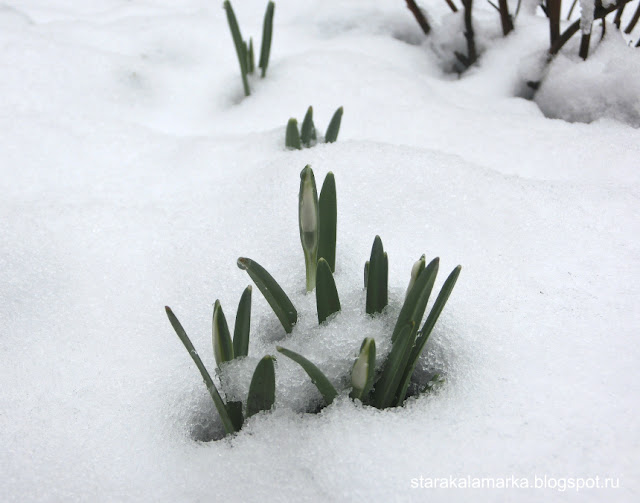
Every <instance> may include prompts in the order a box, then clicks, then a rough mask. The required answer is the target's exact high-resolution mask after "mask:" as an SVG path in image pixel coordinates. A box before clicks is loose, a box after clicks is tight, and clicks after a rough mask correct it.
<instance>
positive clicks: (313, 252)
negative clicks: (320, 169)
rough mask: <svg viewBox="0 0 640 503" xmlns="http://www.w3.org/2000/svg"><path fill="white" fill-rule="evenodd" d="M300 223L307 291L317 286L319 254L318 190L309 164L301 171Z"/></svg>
mask: <svg viewBox="0 0 640 503" xmlns="http://www.w3.org/2000/svg"><path fill="white" fill-rule="evenodd" d="M298 201H299V206H298V223H299V226H300V241H301V243H302V250H303V251H304V260H305V266H306V270H307V292H310V291H311V290H313V289H314V288H315V286H316V260H317V255H318V192H317V190H316V180H315V177H314V176H313V170H312V169H311V167H310V166H309V165H307V166H305V167H304V169H303V170H302V172H301V173H300V194H299V197H298Z"/></svg>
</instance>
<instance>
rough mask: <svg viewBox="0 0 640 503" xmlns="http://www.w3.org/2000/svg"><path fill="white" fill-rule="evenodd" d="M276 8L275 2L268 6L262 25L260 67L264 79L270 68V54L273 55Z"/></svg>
mask: <svg viewBox="0 0 640 503" xmlns="http://www.w3.org/2000/svg"><path fill="white" fill-rule="evenodd" d="M275 8H276V6H275V4H274V3H273V2H269V3H268V4H267V10H266V11H265V13H264V22H263V25H262V45H261V47H260V62H259V63H258V66H259V67H260V68H261V69H262V77H263V78H264V76H265V75H266V74H267V66H269V54H270V53H271V39H272V38H273V13H274V10H275Z"/></svg>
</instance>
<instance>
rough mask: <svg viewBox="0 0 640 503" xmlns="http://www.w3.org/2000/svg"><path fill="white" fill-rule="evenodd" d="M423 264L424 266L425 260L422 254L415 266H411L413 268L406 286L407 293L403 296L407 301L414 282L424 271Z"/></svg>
mask: <svg viewBox="0 0 640 503" xmlns="http://www.w3.org/2000/svg"><path fill="white" fill-rule="evenodd" d="M425 264H426V260H425V256H424V254H423V255H422V256H421V257H420V258H419V259H418V260H417V261H416V263H415V264H413V267H412V268H411V277H410V278H409V286H407V291H406V293H405V294H404V298H405V300H406V299H407V296H408V295H409V292H410V291H411V289H412V288H413V285H415V284H416V280H417V279H418V276H420V273H421V272H422V271H424V268H425Z"/></svg>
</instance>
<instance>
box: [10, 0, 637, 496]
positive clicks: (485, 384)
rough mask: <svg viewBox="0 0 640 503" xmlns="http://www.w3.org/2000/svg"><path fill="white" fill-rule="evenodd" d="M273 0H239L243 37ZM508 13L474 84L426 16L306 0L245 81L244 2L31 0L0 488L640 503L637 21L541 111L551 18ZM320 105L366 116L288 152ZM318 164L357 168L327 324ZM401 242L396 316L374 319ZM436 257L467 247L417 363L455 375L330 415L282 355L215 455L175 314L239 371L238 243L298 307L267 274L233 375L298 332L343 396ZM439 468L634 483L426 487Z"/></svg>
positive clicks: (13, 188)
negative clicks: (267, 400) (320, 306)
mask: <svg viewBox="0 0 640 503" xmlns="http://www.w3.org/2000/svg"><path fill="white" fill-rule="evenodd" d="M442 4H443V6H441V7H438V8H434V10H433V13H432V12H429V13H430V16H431V17H432V18H433V19H435V20H438V19H440V17H439V16H440V15H441V16H446V15H447V13H446V8H447V7H446V5H445V4H444V2H442ZM265 5H266V2H263V1H262V0H260V1H258V0H250V1H249V0H247V1H245V2H235V3H234V8H235V10H236V14H237V16H238V20H239V23H240V26H241V29H242V32H243V34H244V35H245V37H248V36H249V35H250V34H251V35H252V36H254V38H255V37H259V33H260V32H261V27H262V15H263V13H264V8H265ZM438 9H441V10H438ZM487 9H491V8H490V7H487ZM427 10H429V6H427ZM487 12H490V11H487ZM485 18H486V19H487V20H489V19H491V23H492V25H491V26H489V25H486V26H485V25H483V23H482V22H479V23H478V24H479V26H478V28H477V30H478V33H481V34H484V35H483V37H484V38H483V40H482V41H481V42H482V43H481V44H479V47H482V48H484V51H485V52H484V53H483V54H482V55H481V60H480V63H479V65H478V66H477V67H475V68H472V69H471V70H470V71H469V72H468V73H466V74H465V75H464V76H463V77H462V78H460V79H457V77H456V76H454V75H451V74H448V73H446V72H445V70H444V68H445V66H446V65H443V63H442V61H441V60H440V59H439V57H438V56H437V54H440V52H439V51H436V50H434V47H433V46H432V43H431V42H430V41H429V40H428V39H427V40H425V39H424V38H423V37H422V35H421V32H420V28H419V27H418V26H417V24H416V23H415V22H414V21H413V20H412V18H411V15H410V13H408V12H407V10H406V8H405V5H404V3H403V2H400V1H398V2H383V1H382V0H376V1H366V2H365V1H361V0H348V1H345V0H340V1H339V0H329V1H326V0H325V1H324V2H318V1H316V0H304V1H300V0H297V1H293V0H280V1H278V2H277V5H276V12H275V18H274V21H275V32H274V42H273V47H272V52H271V62H270V66H269V70H268V72H267V78H266V79H264V80H260V79H258V78H256V79H255V80H254V81H253V82H252V90H253V94H252V96H250V97H249V98H246V99H245V98H243V96H242V85H241V81H240V77H239V75H238V69H237V60H236V55H235V53H234V52H233V45H232V42H231V37H230V34H229V32H228V29H227V26H226V18H225V16H224V10H223V9H222V7H221V5H219V3H218V2H210V1H205V0H187V1H181V2H177V1H173V0H146V1H125V0H91V1H85V2H72V1H70V0H46V1H45V0H20V1H19V2H18V1H11V0H9V1H5V2H4V4H3V8H1V9H0V26H1V27H2V29H1V30H0V46H1V47H2V50H1V51H0V65H2V69H1V74H2V78H1V79H0V95H1V96H2V97H3V98H2V100H1V101H0V132H1V134H2V142H0V159H2V164H1V167H0V169H1V170H2V171H1V173H2V182H1V184H2V185H1V190H2V194H3V197H2V199H0V212H1V215H2V218H1V219H0V242H1V243H2V248H1V252H0V266H1V270H2V271H3V273H2V281H1V282H0V327H2V329H1V331H0V354H1V357H0V361H2V365H0V382H1V383H2V388H1V389H2V391H1V392H0V404H1V406H0V444H1V445H2V446H3V449H2V451H1V452H0V467H1V468H2V470H1V471H2V478H1V479H0V480H1V483H0V501H6V502H12V501H88V500H90V501H203V500H212V499H213V500H216V501H224V500H225V499H227V500H233V501H236V500H238V501H240V500H242V501H292V500H296V501H342V500H349V501H352V500H362V499H370V500H373V501H405V500H410V501H413V500H415V501H422V500H428V499H430V500H433V501H468V500H469V499H470V498H473V499H481V500H483V501H484V500H488V501H504V500H505V499H509V500H517V501H540V500H541V499H545V500H550V501H557V500H562V501H565V500H569V501H600V500H602V499H603V498H607V497H610V498H612V499H614V500H616V501H634V499H635V498H636V497H637V493H638V480H639V479H640V469H639V468H638V464H637V456H638V452H639V450H640V437H639V435H638V432H637V420H636V418H637V417H638V415H639V414H640V406H639V401H638V396H640V395H639V394H640V385H639V384H638V383H639V382H640V380H639V379H638V378H639V377H640V372H639V370H638V361H639V358H640V350H639V349H638V345H637V343H636V342H637V341H636V339H637V334H638V329H639V328H640V314H639V312H638V309H637V305H638V300H639V299H640V287H639V286H638V284H639V283H638V281H637V279H638V277H639V275H640V248H639V246H638V239H637V236H638V235H639V232H640V221H639V218H638V217H639V212H638V197H639V193H640V174H639V171H638V159H639V158H640V156H639V155H640V146H639V145H640V142H638V139H639V136H638V134H639V133H638V129H637V126H638V123H637V122H636V121H637V118H638V117H639V116H640V109H639V108H638V96H640V93H639V92H638V90H637V82H638V81H639V79H638V75H637V73H638V68H637V65H638V62H637V52H636V53H634V52H633V49H628V48H627V47H626V46H624V47H623V45H624V44H623V43H621V41H620V40H619V39H616V38H615V37H614V36H613V34H612V32H613V30H612V29H608V33H609V35H611V37H609V36H608V37H607V38H605V40H604V41H603V43H602V44H601V45H600V46H599V47H598V48H597V49H593V50H592V53H591V54H590V56H589V59H588V60H587V61H586V62H576V61H574V58H573V54H576V53H577V50H574V49H575V46H574V47H573V48H572V47H571V46H570V45H568V46H567V50H566V51H567V52H566V53H565V55H564V56H563V55H560V56H558V58H556V60H555V62H554V63H552V65H551V67H550V69H549V74H548V76H547V77H546V79H545V81H543V85H542V87H541V89H540V93H539V94H538V95H537V98H536V102H535V103H534V102H532V101H528V100H525V99H523V98H518V97H515V95H516V94H517V90H518V89H519V88H520V87H521V85H522V78H523V76H525V75H529V74H530V73H532V72H533V73H535V71H536V68H537V67H536V64H537V63H536V62H537V61H538V60H539V56H540V54H541V51H543V50H544V48H545V44H546V43H547V41H548V32H547V28H546V25H545V24H544V20H542V19H541V18H536V17H532V16H525V15H523V14H521V15H520V16H519V18H518V21H517V23H516V31H515V32H514V33H513V34H512V35H510V36H509V37H508V38H507V39H502V38H500V37H499V36H494V35H492V33H493V34H499V22H498V20H497V17H496V18H495V19H494V18H491V17H490V16H488V15H487V14H486V13H485V14H483V15H482V16H481V19H485ZM443 26H448V25H447V24H446V23H443ZM437 29H438V26H436V27H435V28H434V30H435V31H437ZM492 30H494V31H492ZM440 37H441V38H438V36H437V34H436V35H434V40H436V41H438V40H444V38H442V37H444V35H442V34H440ZM492 37H493V38H492ZM592 38H594V39H596V38H598V37H592ZM531 40H534V41H535V43H531ZM574 42H575V43H577V40H576V41H574ZM593 42H594V41H592V43H593ZM570 51H572V53H571V56H569V55H568V54H569V52H570ZM636 51H637V50H636ZM563 58H564V59H563ZM563 61H565V63H564V66H563ZM565 72H566V75H565ZM601 89H605V90H608V91H609V92H608V93H605V95H603V94H602V90H601ZM605 96H606V100H609V98H611V99H612V100H613V101H606V103H607V105H606V106H602V105H601V103H602V100H605ZM536 103H537V104H536ZM309 105H313V107H314V120H315V123H316V125H317V126H319V127H320V129H324V127H326V124H328V123H329V120H330V118H331V115H332V114H333V112H334V111H335V109H336V108H337V107H338V106H344V110H345V112H344V116H343V120H342V127H341V131H340V136H339V138H338V141H337V142H336V143H333V144H329V145H325V144H321V145H317V146H315V147H313V148H310V149H305V150H302V151H295V152H292V151H287V150H286V149H285V148H284V131H285V125H286V121H287V120H288V118H289V117H301V116H302V114H303V112H304V111H305V110H306V108H307V107H308V106H309ZM538 105H539V106H540V108H542V109H543V110H545V109H546V111H545V113H547V114H548V115H552V116H554V117H558V118H566V119H569V120H571V121H584V122H590V123H589V124H584V123H572V122H567V121H564V120H558V119H548V118H546V117H545V116H544V115H543V113H542V112H541V110H540V108H538ZM563 107H564V108H563ZM549 110H551V112H550V111H549ZM634 126H635V127H634ZM306 164H310V165H311V166H312V167H313V169H314V171H315V176H316V180H317V181H318V183H320V181H321V180H322V179H324V176H325V175H326V173H327V172H328V171H332V172H333V173H334V174H335V176H336V183H337V196H338V250H337V270H336V278H335V279H336V284H337V288H338V291H339V293H340V297H341V304H342V311H341V312H340V313H338V314H337V315H336V316H335V317H334V318H333V319H331V320H329V321H328V323H326V324H324V325H322V326H318V325H317V318H316V315H315V298H314V297H313V295H306V294H305V272H304V258H303V254H302V250H301V249H300V241H299V231H298V227H297V219H298V215H297V212H298V200H297V197H298V189H299V173H300V170H301V169H302V168H303V167H304V166H305V165H306ZM376 234H379V235H380V236H381V237H382V240H383V243H384V247H385V250H386V251H387V252H388V254H389V285H390V295H389V298H390V305H389V308H388V309H387V311H385V313H384V314H383V315H382V316H379V317H375V318H369V317H367V316H365V314H364V292H363V290H362V271H363V265H364V262H365V260H367V259H368V256H369V252H370V249H371V243H372V242H373V238H374V236H375V235H376ZM423 253H424V254H425V255H426V259H427V260H430V259H431V258H433V257H435V256H439V257H440V258H441V262H440V273H439V276H438V280H437V283H436V288H439V286H440V285H441V284H442V282H443V281H444V278H445V277H446V275H447V274H448V273H449V271H451V270H452V269H453V267H455V266H456V265H457V264H462V273H461V276H460V278H459V280H458V283H457V286H456V288H455V289H454V291H453V293H452V295H451V298H450V300H449V302H448V304H447V306H446V308H445V310H444V312H443V314H442V316H441V318H440V320H439V321H438V323H437V324H436V327H435V329H434V332H433V334H432V336H431V338H430V340H429V343H428V345H427V348H426V352H425V355H424V357H423V358H422V360H421V364H420V372H422V375H423V376H424V377H425V378H426V377H427V376H428V375H430V371H431V370H433V369H437V370H439V371H441V372H442V373H443V375H444V376H445V377H446V382H445V383H444V384H443V385H442V386H441V388H440V390H439V391H438V392H437V393H433V394H430V395H427V396H422V397H419V398H412V399H410V400H409V401H408V402H407V404H406V406H405V407H403V408H400V409H395V410H387V411H378V410H376V409H372V408H369V407H362V406H360V405H358V404H356V403H354V402H352V401H351V400H349V399H348V398H347V397H346V396H341V397H339V399H337V400H336V402H334V404H332V405H331V406H330V407H328V408H326V409H324V410H323V411H322V412H321V413H320V414H309V413H305V412H304V411H305V410H308V409H309V408H312V407H313V405H314V403H317V401H318V400H319V395H318V393H317V390H316V389H315V388H314V387H313V385H312V384H311V383H310V381H309V380H308V377H307V376H306V374H304V372H303V371H302V370H301V369H300V368H299V367H298V366H297V365H296V364H295V363H293V362H292V361H290V360H288V359H287V358H285V357H283V356H278V359H277V363H276V379H277V388H276V409H275V410H274V411H273V412H271V413H268V414H266V413H264V414H263V413H261V414H258V415H256V416H254V417H252V418H251V419H250V420H249V421H248V422H247V424H246V425H245V427H244V429H243V430H242V431H241V432H240V433H239V434H238V435H236V436H234V437H233V438H226V439H223V440H220V441H214V442H201V441H198V439H200V440H202V439H207V438H209V437H211V436H215V435H216V432H217V431H219V424H218V422H217V419H215V415H214V408H213V404H212V401H211V398H210V397H209V395H208V392H207V390H206V387H205V386H204V385H203V383H202V380H201V378H200V376H199V374H198V371H197V369H196V368H195V366H194V365H193V362H192V361H191V359H190V358H189V357H188V355H187V353H186V351H185V350H184V348H183V347H182V346H181V344H180V341H179V340H178V338H177V337H176V335H175V333H173V330H172V328H171V326H170V324H169V322H168V320H167V319H166V316H165V314H164V306H165V305H169V306H171V307H172V309H173V310H174V312H175V313H176V315H177V316H178V318H179V319H180V320H181V322H182V324H183V325H184V327H185V329H186V331H187V333H188V334H189V335H190V337H191V339H192V341H193V343H194V345H195V347H196V348H197V350H198V352H199V354H200V355H201V357H202V358H203V361H204V363H205V365H206V366H207V367H208V368H209V369H210V371H212V372H213V369H214V368H215V363H214V358H213V350H212V347H211V315H212V309H213V303H214V301H215V299H220V302H221V304H222V306H223V307H224V309H225V314H226V316H227V319H228V320H231V319H233V317H235V310H236V308H237V303H238V300H239V298H240V295H241V293H242V291H243V289H244V288H245V287H246V285H248V284H249V278H248V276H247V275H246V273H245V272H244V271H241V270H240V269H238V268H237V267H236V259H237V258H238V257H240V256H246V257H250V258H252V259H254V260H257V261H258V262H260V263H261V264H262V265H263V266H264V267H265V268H267V269H268V270H269V271H270V272H271V274H273V276H274V277H275V278H276V279H277V280H278V281H279V282H280V284H281V285H282V286H283V288H284V289H285V291H287V293H288V294H289V295H290V296H291V299H292V301H293V303H294V304H295V305H296V307H297V308H298V311H299V313H300V320H299V322H298V324H297V325H296V327H295V329H294V331H293V333H292V334H291V335H288V336H287V335H286V334H285V333H284V331H283V330H282V328H281V327H280V325H279V322H278V320H277V319H276V318H275V316H274V315H273V313H272V312H271V310H270V308H269V306H268V305H267V303H266V301H265V300H264V298H262V296H261V295H260V294H259V292H258V290H257V289H254V294H253V301H254V302H253V304H254V305H253V314H252V333H251V337H252V338H251V343H250V348H249V357H248V358H246V359H244V360H239V361H237V362H231V363H229V364H227V365H226V366H225V368H224V369H223V370H224V374H223V376H222V377H223V383H222V387H223V389H224V390H225V391H226V392H227V393H228V395H229V396H232V397H235V398H238V399H245V398H246V391H247V389H248V384H249V382H250V379H251V373H252V371H253V369H254V368H255V365H256V364H257V361H258V360H259V358H260V357H262V356H263V355H264V354H267V353H268V354H276V353H275V346H276V345H281V346H284V347H287V348H288V349H291V350H293V351H296V352H300V353H301V354H303V355H305V356H306V357H307V358H309V359H310V360H312V361H314V362H315V363H316V364H317V365H318V366H319V367H320V368H321V369H322V370H323V371H325V372H326V374H327V376H328V377H329V379H330V380H331V381H332V382H333V383H334V384H336V385H342V384H345V383H344V381H343V380H344V379H346V378H347V373H348V370H349V369H350V368H351V365H352V364H353V359H354V358H355V356H356V355H357V353H358V349H359V348H360V344H361V342H362V340H363V339H364V338H365V337H373V338H374V339H375V340H376V349H377V356H378V360H379V361H381V358H382V357H383V356H384V354H385V353H386V352H388V350H389V345H388V342H389V341H388V337H389V334H390V331H391V329H392V328H393V321H394V315H397V313H398V311H399V309H400V304H401V302H402V299H403V297H404V293H405V288H406V285H407V282H408V281H409V279H410V273H411V268H412V265H413V264H414V263H415V261H416V260H417V259H418V258H419V257H420V256H421V255H422V254H423ZM212 417H213V418H214V419H213V420H212V419H211V418H212ZM421 476H422V477H449V476H455V477H467V476H471V477H506V478H508V477H511V476H516V477H528V478H530V479H531V480H532V481H533V479H534V476H541V477H542V476H547V477H552V478H554V477H555V478H580V477H582V478H586V477H596V476H599V477H600V478H605V477H613V478H614V479H615V478H619V485H620V488H619V489H609V490H604V489H584V490H582V491H576V490H575V489H573V490H569V489H567V490H566V491H561V490H558V489H520V490H518V489H513V488H512V489H504V490H503V489H496V490H463V489H458V490H453V489H450V490H446V489H421V488H415V489H412V479H419V477H421Z"/></svg>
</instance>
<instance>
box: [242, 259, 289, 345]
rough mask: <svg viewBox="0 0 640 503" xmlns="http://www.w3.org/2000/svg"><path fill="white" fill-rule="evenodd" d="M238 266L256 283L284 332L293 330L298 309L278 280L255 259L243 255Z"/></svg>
mask: <svg viewBox="0 0 640 503" xmlns="http://www.w3.org/2000/svg"><path fill="white" fill-rule="evenodd" d="M238 267H239V268H240V269H242V270H244V271H247V273H248V274H249V277H250V278H251V279H252V280H253V282H254V283H255V284H256V286H257V287H258V289H259V290H260V292H262V295H264V298H265V299H267V302H268V303H269V305H270V306H271V309H273V312H274V313H275V314H276V316H277V317H278V319H279V320H280V323H281V324H282V327H283V328H284V330H285V332H287V333H288V334H290V333H291V331H292V330H293V326H294V325H295V324H296V322H297V321H298V311H296V308H295V307H294V306H293V304H292V303H291V300H290V299H289V297H288V296H287V294H286V293H284V290H283V289H282V287H281V286H280V285H279V284H278V282H277V281H276V280H275V279H274V278H273V276H271V274H269V273H268V272H267V270H266V269H265V268H264V267H262V266H261V265H260V264H258V263H257V262H256V261H255V260H251V259H248V258H245V257H240V258H239V259H238Z"/></svg>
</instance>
